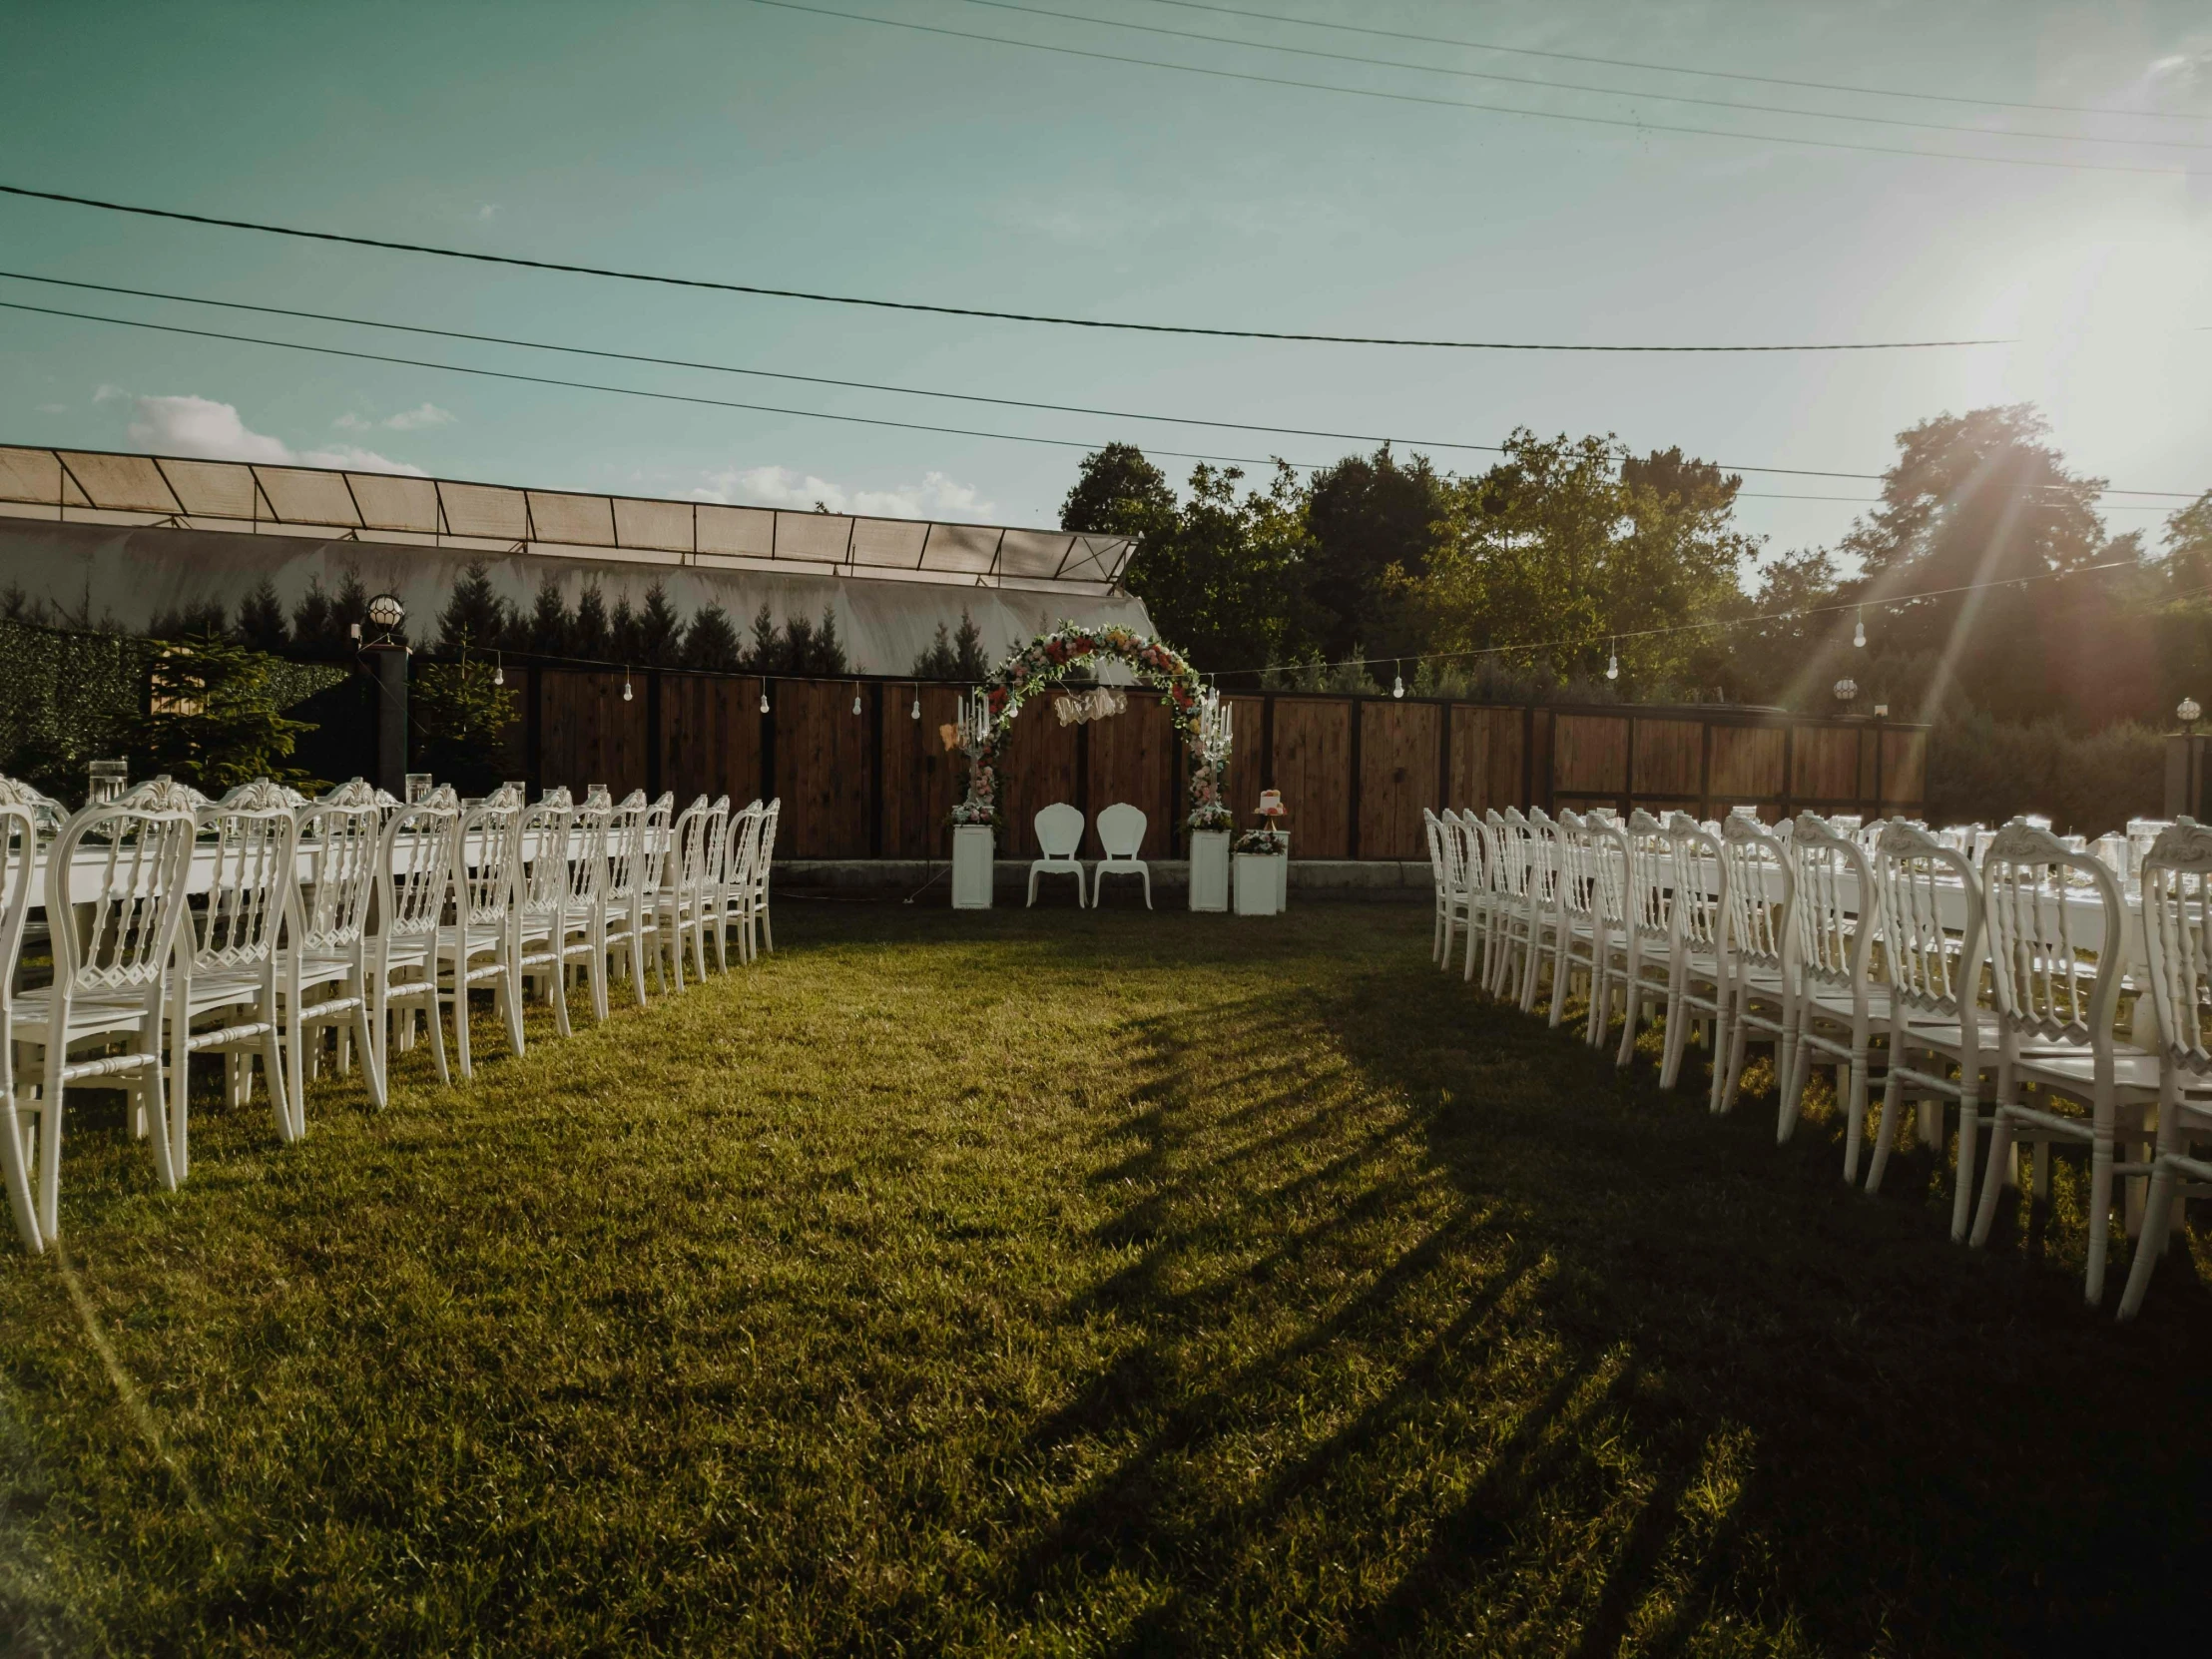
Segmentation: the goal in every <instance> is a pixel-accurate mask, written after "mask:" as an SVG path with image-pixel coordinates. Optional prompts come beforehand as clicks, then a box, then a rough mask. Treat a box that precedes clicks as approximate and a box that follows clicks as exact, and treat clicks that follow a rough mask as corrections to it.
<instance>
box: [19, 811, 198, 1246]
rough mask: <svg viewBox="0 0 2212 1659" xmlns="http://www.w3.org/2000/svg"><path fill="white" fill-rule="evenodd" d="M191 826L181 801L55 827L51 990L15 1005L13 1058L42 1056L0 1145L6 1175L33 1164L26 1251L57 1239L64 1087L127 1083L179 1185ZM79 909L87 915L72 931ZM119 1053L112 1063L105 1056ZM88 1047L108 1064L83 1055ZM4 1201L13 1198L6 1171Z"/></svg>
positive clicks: (161, 1171)
mask: <svg viewBox="0 0 2212 1659" xmlns="http://www.w3.org/2000/svg"><path fill="white" fill-rule="evenodd" d="M134 793H136V792H134ZM198 799H199V801H200V802H201V803H202V804H204V803H205V799H206V798H205V797H200V798H198ZM193 813H194V807H193V805H192V804H191V798H189V797H187V796H186V795H185V794H184V792H182V791H179V792H177V793H174V794H168V793H163V792H152V793H143V794H139V795H138V799H137V800H135V801H133V800H131V799H129V798H126V799H125V800H123V801H117V802H112V803H110V804H108V805H107V806H104V807H88V808H87V809H85V811H83V812H81V813H78V814H77V815H76V816H75V817H73V818H72V819H70V820H69V822H68V823H67V824H66V825H64V826H63V827H62V832H61V833H60V835H58V836H57V837H56V838H55V840H54V843H53V845H52V847H51V848H50V849H49V851H48V854H47V859H46V891H45V898H46V913H47V915H48V916H49V917H51V918H53V919H52V925H51V927H50V929H49V931H50V933H51V936H52V940H53V950H54V978H53V983H52V984H50V985H46V986H42V987H40V988H38V989H35V990H27V991H19V992H17V993H16V994H15V997H14V1009H13V1016H12V1017H13V1022H14V1030H13V1033H12V1035H13V1037H14V1041H15V1045H16V1047H17V1048H18V1050H20V1051H22V1052H24V1053H26V1054H28V1053H29V1052H31V1051H36V1052H37V1053H38V1054H39V1056H40V1069H39V1078H40V1081H39V1085H38V1088H37V1091H36V1092H35V1093H32V1092H30V1091H29V1090H27V1089H26V1087H25V1082H26V1081H27V1080H23V1079H19V1080H18V1082H17V1086H16V1088H15V1090H14V1091H13V1092H12V1093H11V1094H10V1096H9V1097H8V1108H7V1109H8V1111H9V1113H10V1116H11V1118H12V1119H13V1120H14V1121H13V1122H11V1123H10V1124H9V1126H8V1129H7V1133H6V1135H5V1137H4V1139H5V1141H6V1143H7V1147H6V1156H7V1157H8V1159H9V1160H10V1161H11V1162H18V1161H20V1162H23V1163H28V1161H29V1159H30V1158H31V1157H32V1156H33V1155H34V1153H35V1156H36V1158H37V1161H38V1190H37V1202H36V1208H35V1213H26V1212H25V1211H22V1210H20V1209H19V1210H18V1211H17V1214H16V1218H15V1220H16V1230H17V1232H18V1233H19V1234H20V1235H21V1236H22V1239H23V1242H24V1244H25V1246H26V1247H28V1248H29V1249H31V1250H33V1251H37V1250H42V1249H44V1248H45V1246H46V1244H47V1243H48V1242H49V1241H51V1240H54V1239H57V1238H59V1237H60V1236H61V1171H62V1162H61V1160H62V1116H63V1102H64V1097H65V1094H66V1091H67V1090H68V1088H69V1086H70V1085H71V1084H72V1083H95V1082H99V1081H102V1080H107V1079H119V1080H121V1081H122V1082H123V1084H124V1086H125V1087H126V1089H127V1090H128V1091H129V1093H130V1096H131V1100H132V1117H133V1121H134V1125H135V1126H136V1127H137V1128H138V1129H139V1130H140V1132H141V1133H143V1134H145V1135H146V1137H147V1139H148V1140H149V1141H151V1142H152V1146H153V1153H154V1169H155V1172H156V1174H157V1175H159V1176H160V1178H161V1183H162V1185H163V1186H164V1187H169V1188H174V1187H175V1186H176V1185H177V1174H176V1168H175V1165H174V1164H173V1162H172V1158H171V1147H172V1138H171V1129H170V1123H169V1112H170V1106H169V1095H168V1087H169V1086H170V1085H169V1080H167V1079H166V1078H165V1077H164V1073H163V1061H164V1060H165V1058H166V1056H165V1055H164V1054H163V1052H162V1023H163V1017H164V1012H165V1008H164V1003H165V997H166V992H167V990H168V988H169V984H170V979H171V975H170V971H169V970H170V962H171V958H172V956H173V955H174V954H175V952H176V949H177V937H178V932H179V930H180V929H181V928H182V927H183V925H184V920H185V909H186V902H185V899H186V883H187V880H188V877H189V875H190V872H191V868H192V852H193V838H194V833H195V826H194V820H193ZM80 862H82V864H83V865H84V866H85V867H84V868H82V869H80V868H79V867H78V866H79V864H80ZM79 906H82V908H83V909H84V910H85V911H86V912H87V913H86V914H85V915H83V916H82V917H81V919H80V923H79V925H77V926H71V925H70V920H71V918H72V916H73V914H75V912H76V908H77V907H79ZM117 1039H121V1041H122V1044H123V1046H122V1048H121V1049H120V1050H117V1049H115V1048H114V1047H113V1044H114V1043H115V1042H116V1040H117ZM87 1045H98V1047H99V1049H100V1050H102V1051H103V1052H97V1053H86V1052H85V1049H86V1047H87ZM73 1053H74V1054H75V1055H76V1057H75V1058H72V1054H73ZM182 1081H183V1080H182V1079H178V1080H176V1086H180V1087H181V1086H182ZM180 1105H181V1103H180ZM26 1111H28V1114H29V1116H30V1117H31V1119H32V1121H31V1123H29V1124H27V1125H26V1124H24V1123H23V1121H22V1118H23V1115H24V1114H25V1112H26ZM9 1189H10V1195H11V1197H12V1196H16V1183H15V1181H14V1179H13V1172H12V1171H11V1178H10V1181H9ZM26 1196H27V1195H26Z"/></svg>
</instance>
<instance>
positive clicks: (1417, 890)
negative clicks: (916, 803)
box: [770, 858, 1429, 906]
mask: <svg viewBox="0 0 2212 1659" xmlns="http://www.w3.org/2000/svg"><path fill="white" fill-rule="evenodd" d="M1147 861H1148V862H1149V863H1150V864H1151V866H1152V902H1153V904H1154V905H1155V906H1158V905H1160V904H1162V903H1165V902H1167V901H1169V900H1173V902H1174V903H1175V904H1177V905H1182V904H1185V903H1187V902H1189V897H1190V881H1191V865H1190V860H1189V859H1187V858H1153V859H1149V860H1147ZM1090 863H1091V860H1090V859H1087V858H1086V859H1085V860H1084V865H1085V867H1086V868H1088V867H1089V866H1090ZM1290 873H1291V891H1292V892H1293V893H1294V894H1296V895H1298V896H1301V897H1306V898H1316V899H1351V900H1361V901H1367V902H1379V903H1425V902H1426V901H1427V899H1428V896H1429V883H1428V862H1427V860H1426V859H1396V858H1293V859H1292V860H1291V871H1290ZM770 879H771V883H772V885H773V886H774V887H775V889H776V891H778V892H789V893H793V894H800V893H827V894H833V895H835V896H837V897H844V898H863V897H865V898H891V897H895V898H904V897H905V896H906V895H907V894H909V893H915V892H917V891H918V894H919V900H920V901H921V902H924V903H935V904H947V903H950V902H951V896H950V895H951V888H952V864H951V860H949V859H946V858H779V859H777V860H776V865H775V869H774V872H773V874H772V876H771V878H770ZM1068 884H1069V883H1068V881H1067V879H1066V878H1065V877H1064V876H1063V877H1061V878H1059V880H1058V883H1057V885H1058V886H1059V887H1062V888H1064V887H1066V886H1067V885H1068ZM1053 887H1054V882H1053V880H1052V878H1051V877H1047V878H1046V884H1045V886H1044V887H1042V888H1040V889H1039V892H1040V895H1041V894H1042V893H1043V892H1045V891H1049V890H1053ZM1107 890H1108V891H1109V892H1111V893H1114V894H1115V895H1116V898H1117V901H1118V899H1119V898H1120V897H1121V896H1122V895H1126V896H1127V897H1128V898H1129V899H1130V900H1131V901H1133V902H1142V900H1141V898H1140V897H1139V894H1140V893H1141V891H1142V888H1141V886H1140V885H1139V883H1137V882H1136V881H1134V880H1131V879H1129V878H1128V877H1126V876H1123V877H1117V878H1116V879H1115V880H1114V881H1113V882H1111V883H1110V884H1109V886H1108V889H1107ZM1028 891H1029V861H1028V860H1027V859H1026V858H999V859H996V860H995V861H994V862H993V864H992V867H991V893H992V896H993V898H994V899H995V901H996V902H997V903H1000V904H1009V903H1011V904H1019V903H1021V902H1023V900H1024V899H1025V898H1026V896H1027V894H1028Z"/></svg>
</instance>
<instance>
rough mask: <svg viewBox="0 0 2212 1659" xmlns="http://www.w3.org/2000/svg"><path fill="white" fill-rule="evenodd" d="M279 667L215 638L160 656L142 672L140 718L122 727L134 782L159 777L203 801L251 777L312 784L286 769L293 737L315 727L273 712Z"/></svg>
mask: <svg viewBox="0 0 2212 1659" xmlns="http://www.w3.org/2000/svg"><path fill="white" fill-rule="evenodd" d="M284 666H285V665H283V664H282V663H280V662H279V661H278V660H277V658H275V657H271V656H268V655H265V654H264V653H262V652H259V651H249V650H247V649H246V648H245V647H244V646H242V645H233V644H231V643H230V642H229V641H228V640H221V639H213V638H204V639H197V640H194V641H193V642H192V643H191V644H189V645H182V644H180V645H170V646H166V647H163V648H162V649H160V650H159V651H158V652H157V653H156V654H155V656H154V658H153V661H152V662H151V663H150V664H149V666H148V676H147V678H148V697H147V709H146V712H145V713H144V714H141V715H139V716H137V717H136V719H134V720H133V721H132V722H131V723H130V727H129V741H130V749H131V761H132V772H133V775H134V776H148V777H151V776H154V775H157V774H162V773H166V774H168V775H169V776H170V777H172V778H175V779H176V780H178V782H180V783H184V784H190V785H191V786H192V787H193V788H194V789H197V790H200V791H203V792H204V793H206V794H208V795H221V794H223V793H224V792H225V791H226V790H230V789H233V788H235V787H237V786H238V785H240V784H250V783H252V782H253V781H254V780H255V779H257V778H273V779H275V780H277V782H278V783H283V784H299V785H306V784H313V783H315V782H316V780H314V779H310V778H309V777H307V775H306V774H305V773H303V772H300V771H298V770H297V769H296V768H293V767H290V766H287V765H286V764H285V763H286V762H287V761H288V760H289V759H290V758H291V752H292V747H293V745H294V744H295V743H296V742H297V741H298V738H299V734H301V733H302V732H311V731H313V730H314V728H313V727H312V726H310V725H308V724H307V723H306V722H304V721H298V720H286V719H285V718H284V717H283V715H282V713H281V712H280V711H281V710H282V709H283V707H284V702H285V698H286V696H287V695H288V690H289V688H288V687H287V685H286V684H285V682H284V679H283V677H282V676H280V675H279V673H278V671H279V670H280V669H282V668H283V667H284Z"/></svg>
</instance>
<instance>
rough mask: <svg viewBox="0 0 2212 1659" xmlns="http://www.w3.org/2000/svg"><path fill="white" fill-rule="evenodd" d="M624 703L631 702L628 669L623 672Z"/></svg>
mask: <svg viewBox="0 0 2212 1659" xmlns="http://www.w3.org/2000/svg"><path fill="white" fill-rule="evenodd" d="M622 701H623V702H625V703H627V702H629V701H630V671H629V670H628V669H624V670H623V671H622Z"/></svg>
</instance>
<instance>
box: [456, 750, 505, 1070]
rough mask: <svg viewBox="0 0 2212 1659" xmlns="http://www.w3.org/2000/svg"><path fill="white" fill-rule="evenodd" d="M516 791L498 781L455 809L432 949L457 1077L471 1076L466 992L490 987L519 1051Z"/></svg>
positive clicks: (472, 1067)
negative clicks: (442, 911)
mask: <svg viewBox="0 0 2212 1659" xmlns="http://www.w3.org/2000/svg"><path fill="white" fill-rule="evenodd" d="M522 814H523V801H522V792H521V791H520V790H518V789H516V788H515V787H514V786H512V785H509V784H502V785H501V786H500V787H499V788H498V789H496V790H494V791H492V793H491V794H490V795H488V796H486V797H485V798H484V799H483V801H482V802H481V803H479V804H478V805H477V806H475V807H472V808H470V809H469V810H468V811H467V812H466V813H464V814H463V815H462V816H461V833H460V839H459V841H458V842H457V844H456V846H455V848H454V851H455V862H454V865H453V919H452V921H451V922H450V923H448V924H447V925H446V926H445V927H442V928H440V929H439V931H438V955H439V958H440V960H441V963H442V971H443V973H444V975H445V978H446V984H447V988H448V991H449V993H450V995H451V997H452V1004H451V1005H452V1010H453V1052H454V1058H455V1060H456V1061H457V1063H458V1069H459V1071H460V1074H461V1076H462V1078H463V1079H464V1080H465V1079H467V1078H470V1077H473V1076H474V1075H475V1074H476V1073H475V1066H474V1063H473V1059H472V1056H471V1054H470V1043H469V1017H468V998H469V993H470V992H471V991H472V990H475V989H477V988H478V987H483V988H486V989H488V990H490V992H491V993H492V1001H493V1004H494V1007H495V1011H496V1012H498V1013H499V1014H501V1015H502V1016H504V1019H505V1022H506V1027H507V1046H508V1047H509V1048H511V1049H512V1050H513V1051H514V1052H515V1053H516V1054H518V1055H519V1054H521V1053H522V1052H523V1035H522V975H521V973H520V971H519V970H518V966H517V962H516V956H515V940H514V931H513V926H514V906H515V901H516V899H517V898H518V897H519V895H520V890H521V879H520V868H519V866H520V864H521V862H522V855H521V845H522V835H521V827H522Z"/></svg>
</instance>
